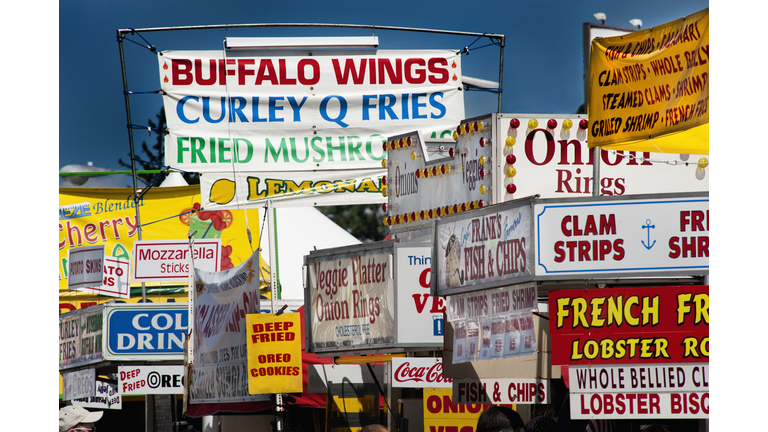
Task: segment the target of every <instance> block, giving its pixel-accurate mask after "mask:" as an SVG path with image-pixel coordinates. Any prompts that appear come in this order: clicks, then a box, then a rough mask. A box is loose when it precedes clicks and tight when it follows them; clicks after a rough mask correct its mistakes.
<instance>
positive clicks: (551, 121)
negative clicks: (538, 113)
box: [547, 119, 557, 129]
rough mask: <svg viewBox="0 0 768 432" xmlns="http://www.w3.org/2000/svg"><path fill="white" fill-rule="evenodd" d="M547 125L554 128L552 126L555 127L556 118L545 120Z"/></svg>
mask: <svg viewBox="0 0 768 432" xmlns="http://www.w3.org/2000/svg"><path fill="white" fill-rule="evenodd" d="M547 127H548V128H550V129H554V128H556V127H557V120H555V119H549V120H548V121H547Z"/></svg>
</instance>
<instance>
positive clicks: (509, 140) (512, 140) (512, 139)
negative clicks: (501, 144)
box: [505, 136, 516, 147]
mask: <svg viewBox="0 0 768 432" xmlns="http://www.w3.org/2000/svg"><path fill="white" fill-rule="evenodd" d="M515 141H516V140H515V137H513V136H508V137H507V139H506V140H505V142H506V144H507V145H508V146H510V147H512V146H513V145H515Z"/></svg>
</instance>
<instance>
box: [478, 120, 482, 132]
mask: <svg viewBox="0 0 768 432" xmlns="http://www.w3.org/2000/svg"><path fill="white" fill-rule="evenodd" d="M477 127H478V129H477V130H483V122H482V121H479V122H477Z"/></svg>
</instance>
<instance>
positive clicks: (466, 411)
mask: <svg viewBox="0 0 768 432" xmlns="http://www.w3.org/2000/svg"><path fill="white" fill-rule="evenodd" d="M452 392H453V390H452V389H450V388H425V389H424V432H475V427H477V419H478V418H480V414H481V413H482V412H483V411H484V410H486V409H488V407H490V406H492V405H483V404H454V403H453V400H452V397H451V396H452ZM497 405H498V404H497ZM501 406H506V407H509V408H512V409H515V405H501Z"/></svg>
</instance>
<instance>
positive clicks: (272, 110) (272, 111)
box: [269, 96, 285, 122]
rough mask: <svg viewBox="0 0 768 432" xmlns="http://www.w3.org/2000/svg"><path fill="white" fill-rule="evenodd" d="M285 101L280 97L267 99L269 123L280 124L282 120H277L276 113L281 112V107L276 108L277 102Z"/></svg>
mask: <svg viewBox="0 0 768 432" xmlns="http://www.w3.org/2000/svg"><path fill="white" fill-rule="evenodd" d="M283 99H285V98H284V97H282V96H270V97H269V121H271V122H282V121H284V120H283V119H282V118H277V111H282V110H283V107H281V106H277V101H281V100H283Z"/></svg>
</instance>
